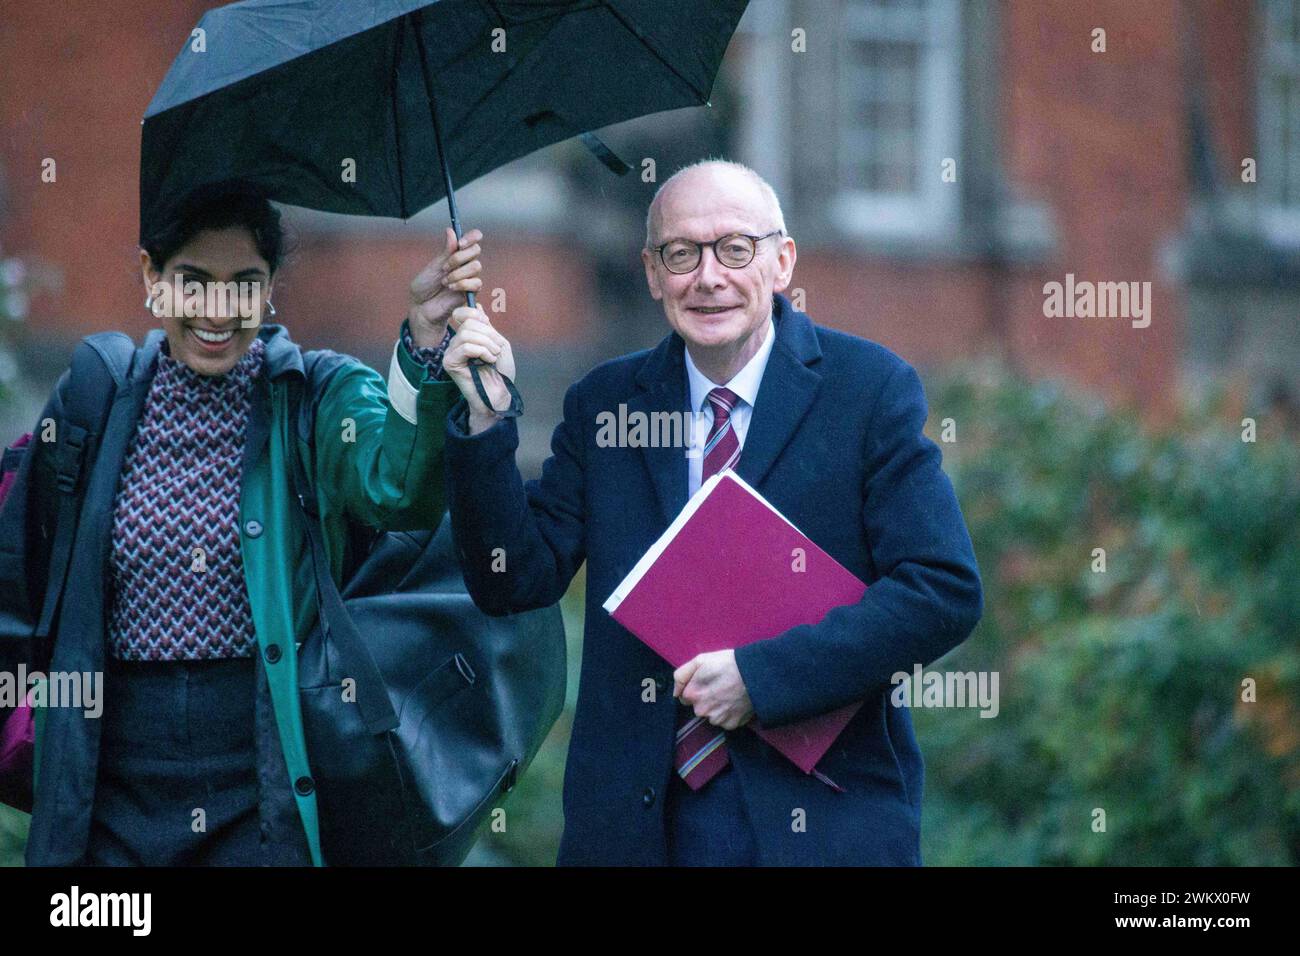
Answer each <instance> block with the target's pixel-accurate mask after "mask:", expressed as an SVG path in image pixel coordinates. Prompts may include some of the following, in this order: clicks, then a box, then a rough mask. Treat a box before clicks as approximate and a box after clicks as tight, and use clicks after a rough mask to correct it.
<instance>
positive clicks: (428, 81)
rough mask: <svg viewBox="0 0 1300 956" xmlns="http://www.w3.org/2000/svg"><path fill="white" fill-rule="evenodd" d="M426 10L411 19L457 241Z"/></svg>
mask: <svg viewBox="0 0 1300 956" xmlns="http://www.w3.org/2000/svg"><path fill="white" fill-rule="evenodd" d="M423 20H424V10H423V9H421V10H416V11H415V13H414V15H413V16H412V19H411V25H412V26H413V27H414V29H415V45H416V47H417V48H418V49H419V51H420V75H421V76H423V77H424V98H425V99H426V100H427V101H428V103H429V119H430V120H431V121H432V122H433V142H434V145H435V146H437V148H438V165H440V166H441V167H442V184H443V188H444V189H445V190H446V192H447V211H448V212H449V213H451V228H452V229H453V230H454V231H455V233H456V239H457V240H459V239H460V237H461V228H460V214H459V213H458V212H457V211H456V188H455V187H454V186H453V185H452V183H451V167H450V166H448V165H447V151H446V150H445V149H444V148H443V145H442V124H441V123H440V122H438V103H437V97H436V96H434V93H433V77H432V76H430V75H429V58H428V57H427V56H426V55H425V52H424V31H423V30H422V29H421V27H422V25H423ZM465 303H466V304H467V305H468V306H469V307H470V308H471V309H472V308H474V293H473V292H466V293H465Z"/></svg>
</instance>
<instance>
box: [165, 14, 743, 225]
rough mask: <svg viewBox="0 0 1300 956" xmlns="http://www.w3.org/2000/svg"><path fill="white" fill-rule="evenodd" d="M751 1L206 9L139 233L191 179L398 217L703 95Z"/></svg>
mask: <svg viewBox="0 0 1300 956" xmlns="http://www.w3.org/2000/svg"><path fill="white" fill-rule="evenodd" d="M747 2H748V0H707V2H704V0H440V2H434V3H429V2H411V0H370V2H359V0H244V2H241V3H234V4H230V5H228V6H224V7H220V8H217V9H215V10H212V11H211V12H209V13H208V14H206V15H205V16H204V17H203V19H202V20H200V21H199V24H198V29H200V30H201V31H202V33H201V34H195V35H192V38H191V39H188V40H187V41H186V45H185V48H184V49H183V50H182V51H181V53H180V54H179V56H177V58H176V60H175V62H174V63H173V64H172V66H171V69H170V70H169V71H168V73H167V76H166V77H165V78H164V80H163V83H162V86H161V87H160V88H159V90H158V92H157V94H156V95H155V96H154V99H153V101H152V102H151V103H150V105H149V109H148V111H147V112H146V114H145V120H144V124H143V125H144V129H143V139H142V150H141V164H140V228H141V239H142V240H143V238H144V237H146V236H148V235H149V234H150V233H151V231H152V230H153V229H154V228H155V227H157V226H159V225H161V224H162V222H163V221H164V220H165V217H166V216H167V214H168V212H169V211H170V210H171V209H172V208H173V207H174V205H175V204H176V203H178V202H179V201H180V200H181V199H183V198H184V196H185V195H186V194H188V193H189V192H190V191H191V190H193V189H195V188H197V187H200V186H206V185H211V184H214V183H221V182H225V181H229V180H240V181H244V182H247V183H250V184H252V185H254V186H256V187H258V188H260V189H262V190H263V191H264V192H265V194H266V195H267V196H268V197H269V198H271V199H274V200H277V201H279V202H284V203H289V204H292V205H298V206H306V207H309V208H313V209H321V210H326V211H329V212H338V213H351V214H354V215H365V216H393V217H400V218H403V219H405V218H408V217H410V216H412V215H414V214H415V213H417V212H419V211H420V210H421V209H423V208H424V207H426V206H428V205H430V204H432V203H434V202H437V201H438V200H439V199H442V198H443V197H444V196H447V195H449V193H450V190H451V183H452V181H453V180H454V181H455V182H456V183H460V184H463V183H467V182H469V181H471V180H473V179H476V178H477V177H479V176H482V175H483V174H485V173H488V172H490V171H492V170H493V169H496V168H497V167H499V166H502V165H504V164H505V163H508V162H510V161H511V160H513V159H517V158H519V157H521V156H524V155H526V154H528V153H530V152H532V151H533V150H536V149H539V148H541V147H543V146H547V145H550V144H552V143H555V142H558V141H560V140H563V139H567V138H569V137H572V136H575V135H578V134H581V133H584V132H586V131H588V130H592V129H596V128H599V127H602V126H607V125H609V124H611V123H616V122H620V121H623V120H628V119H632V118H634V117H637V116H643V115H645V114H648V113H653V112H658V111H660V110H667V109H675V108H679V107H684V106H696V105H700V104H704V103H706V102H707V101H708V97H709V93H710V90H711V89H712V86H713V79H714V76H715V74H716V72H717V69H718V64H719V63H720V62H721V59H722V55H723V53H724V52H725V51H726V47H727V44H728V42H729V40H730V38H731V35H732V33H733V32H734V30H735V27H736V24H737V22H738V21H739V19H740V16H741V14H742V13H744V10H745V6H746V3H747ZM502 47H504V49H502ZM439 128H440V129H441V136H440V137H439V135H438V133H439ZM440 146H441V147H442V148H441V149H440V148H439V147H440ZM440 159H441V160H442V162H441V163H440ZM353 180H355V181H353ZM452 198H453V202H454V197H452ZM457 231H458V232H459V229H457Z"/></svg>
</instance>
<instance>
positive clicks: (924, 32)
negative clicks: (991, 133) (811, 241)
mask: <svg viewBox="0 0 1300 956" xmlns="http://www.w3.org/2000/svg"><path fill="white" fill-rule="evenodd" d="M959 55H960V44H959V13H958V5H957V0H848V2H847V3H846V4H845V6H844V16H843V21H842V23H841V30H840V44H839V62H840V76H839V88H840V94H839V104H840V108H839V115H838V117H837V135H836V163H835V168H836V178H837V183H838V187H839V189H838V193H839V195H838V200H837V202H836V203H835V204H834V207H833V213H832V214H833V215H834V216H835V217H836V219H837V220H838V223H837V224H838V225H839V226H840V227H841V228H843V229H845V230H846V231H849V232H854V233H862V234H869V235H882V234H883V235H899V236H912V237H925V236H932V235H935V234H937V233H940V232H942V231H943V230H945V229H947V228H950V227H952V226H954V225H956V219H957V212H958V189H957V186H956V184H955V183H953V182H943V180H942V178H941V174H942V171H943V167H942V162H943V160H944V159H945V158H952V159H954V160H956V159H959V157H958V151H959V143H960V138H959V134H960V130H959V117H960V103H961V96H962V91H961V86H960V78H961V70H960V64H959V62H958V58H959ZM958 173H959V174H960V170H958Z"/></svg>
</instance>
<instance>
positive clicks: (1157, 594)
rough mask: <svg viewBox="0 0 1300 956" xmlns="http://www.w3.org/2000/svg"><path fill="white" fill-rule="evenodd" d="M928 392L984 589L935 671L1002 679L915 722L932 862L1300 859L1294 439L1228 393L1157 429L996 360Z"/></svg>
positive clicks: (1298, 502)
mask: <svg viewBox="0 0 1300 956" xmlns="http://www.w3.org/2000/svg"><path fill="white" fill-rule="evenodd" d="M929 397H930V407H931V419H932V421H935V422H938V421H942V420H943V419H946V418H952V419H953V420H954V421H955V423H956V427H957V440H956V442H954V443H948V444H943V445H941V447H942V448H943V450H944V456H945V469H946V470H947V472H948V474H949V475H950V476H951V477H952V479H953V483H954V485H955V486H956V488H957V492H958V496H959V498H960V499H961V503H962V509H963V512H964V514H965V516H966V520H967V524H968V526H969V528H970V532H971V537H972V539H973V540H974V542H975V546H976V552H977V557H978V560H979V565H980V572H981V575H982V577H983V580H984V588H985V597H986V611H985V617H984V620H983V621H982V622H981V624H980V626H979V627H978V628H977V630H976V631H975V633H974V634H973V635H972V636H971V638H970V639H969V640H968V641H967V642H966V643H965V644H963V645H962V646H961V647H960V648H958V649H957V650H955V651H954V652H953V653H952V654H951V655H949V656H948V657H946V658H945V659H944V660H943V661H942V662H941V663H940V662H936V667H938V668H939V669H942V670H993V671H997V672H998V673H999V675H1000V687H999V690H1000V698H1001V700H1000V705H1001V707H1000V712H999V714H998V715H997V717H995V718H992V719H988V718H981V717H979V716H978V714H977V712H975V711H973V710H966V711H958V710H946V711H944V710H929V711H927V710H919V711H918V712H916V713H915V714H914V715H913V716H914V718H915V723H916V728H917V736H918V739H919V740H920V742H921V746H922V749H923V751H924V753H925V759H926V767H927V771H928V773H927V780H926V804H925V811H924V812H925V817H924V827H923V831H924V833H923V840H924V844H923V850H924V857H925V859H926V862H927V863H930V864H949V865H962V864H1019V865H1031V864H1103V865H1110V866H1119V865H1153V864H1168V865H1184V866H1185V865H1196V866H1206V865H1260V864H1264V865H1287V864H1290V865H1294V864H1295V863H1297V862H1298V861H1300V706H1298V702H1300V693H1298V691H1300V588H1298V587H1297V586H1296V583H1295V582H1296V581H1297V580H1298V579H1300V448H1297V445H1296V443H1295V440H1294V436H1290V437H1288V436H1286V435H1285V434H1281V433H1276V434H1275V433H1273V432H1271V431H1270V427H1269V423H1268V422H1267V421H1265V420H1261V421H1260V434H1259V437H1258V440H1257V441H1256V442H1254V443H1247V442H1244V441H1243V440H1242V434H1241V429H1240V427H1239V424H1235V423H1234V424H1231V425H1229V424H1226V423H1224V422H1222V421H1221V418H1222V416H1221V415H1220V414H1219V412H1218V410H1217V409H1216V407H1215V406H1214V405H1213V404H1207V405H1206V406H1204V407H1200V408H1196V409H1188V410H1186V411H1184V412H1183V413H1182V414H1181V415H1180V417H1179V419H1178V420H1177V421H1176V422H1174V423H1173V424H1172V425H1170V426H1169V427H1168V428H1167V429H1166V430H1165V431H1163V432H1162V433H1159V434H1152V433H1150V432H1148V431H1144V430H1143V429H1142V428H1140V427H1139V424H1138V422H1137V421H1136V419H1135V418H1134V417H1133V416H1132V415H1131V414H1129V413H1124V412H1121V413H1107V412H1105V411H1104V410H1103V409H1102V408H1101V407H1100V405H1098V404H1096V403H1090V402H1088V401H1086V400H1083V399H1079V398H1074V397H1070V396H1067V395H1066V394H1064V393H1063V392H1062V391H1061V390H1060V389H1059V388H1058V387H1057V386H1055V385H1053V384H1051V383H1038V384H1034V385H1027V384H1025V383H1023V382H1018V381H1015V380H1013V379H1012V378H1010V377H1008V376H1007V375H1006V374H1005V373H1004V372H1002V371H1001V370H999V369H997V368H989V367H985V368H976V369H967V370H965V371H961V372H957V373H954V374H951V375H949V376H948V377H946V378H945V379H944V380H943V381H942V382H938V383H936V384H935V386H934V387H933V388H932V390H931V392H930V396H929ZM1096 548H1103V549H1105V559H1106V564H1105V571H1104V572H1096V571H1094V570H1093V566H1094V553H1093V551H1094V549H1096ZM1248 679H1249V680H1251V681H1253V682H1254V684H1255V686H1256V693H1257V702H1255V703H1248V702H1244V701H1243V699H1242V698H1243V696H1244V694H1243V691H1244V687H1243V682H1244V681H1247V680H1248ZM1096 808H1100V809H1101V810H1104V811H1105V824H1106V829H1105V832H1094V830H1093V819H1094V816H1093V814H1094V810H1095V809H1096Z"/></svg>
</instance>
